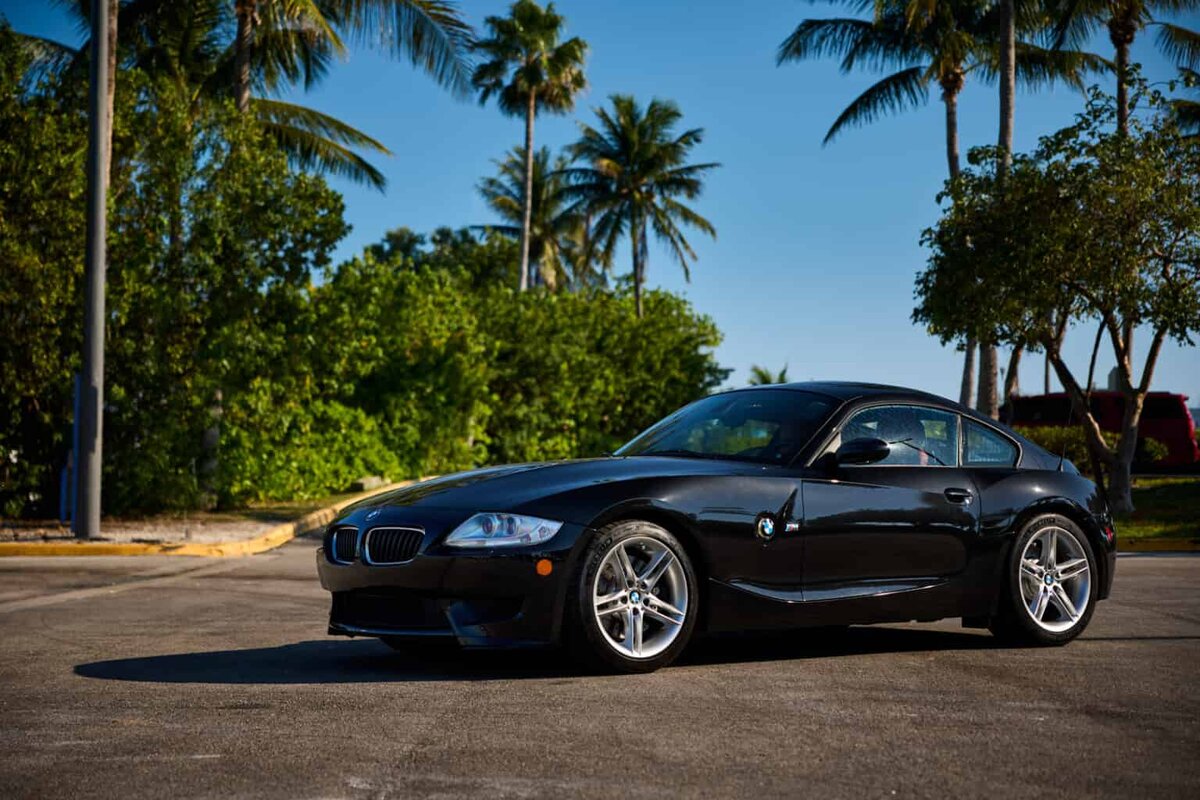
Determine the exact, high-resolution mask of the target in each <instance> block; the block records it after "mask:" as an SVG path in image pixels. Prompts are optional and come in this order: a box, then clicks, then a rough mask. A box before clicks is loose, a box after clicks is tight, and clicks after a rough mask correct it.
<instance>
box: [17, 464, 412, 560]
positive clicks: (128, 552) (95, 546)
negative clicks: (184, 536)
mask: <svg viewBox="0 0 1200 800" xmlns="http://www.w3.org/2000/svg"><path fill="white" fill-rule="evenodd" d="M420 480H428V478H421V479H420ZM418 482H419V481H401V482H399V483H390V484H388V485H387V486H381V487H379V488H378V489H372V490H371V491H369V492H363V493H362V494H357V495H355V496H354V497H348V498H346V499H345V500H342V501H340V502H337V503H334V504H333V505H331V506H326V507H325V508H319V509H317V510H316V511H310V512H309V513H307V514H305V515H304V516H302V517H300V518H298V519H295V520H292V521H291V522H284V523H281V524H279V525H276V526H274V527H272V528H270V529H268V530H267V531H266V532H265V533H263V534H261V535H259V536H256V537H255V538H253V539H246V540H243V541H235V542H212V543H210V544H197V543H192V542H180V543H178V544H175V543H161V542H89V541H78V540H68V541H49V542H47V541H30V542H0V558H2V557H5V556H10V557H11V556H206V557H209V558H213V557H229V556H252V555H254V554H255V553H265V552H266V551H267V550H274V549H275V548H276V547H279V546H280V545H282V544H286V543H287V542H290V541H291V540H292V539H294V538H296V537H297V536H299V535H300V534H302V533H307V532H309V531H311V530H316V529H317V528H320V527H322V526H323V525H328V524H329V523H330V522H333V520H334V519H335V518H336V517H337V515H338V513H339V512H341V510H342V509H343V508H345V507H346V506H348V505H350V504H352V503H357V502H359V501H360V500H366V499H367V498H369V497H374V496H375V495H378V494H383V493H384V492H390V491H392V490H393V489H400V488H403V487H405V486H411V485H412V484H414V483H418Z"/></svg>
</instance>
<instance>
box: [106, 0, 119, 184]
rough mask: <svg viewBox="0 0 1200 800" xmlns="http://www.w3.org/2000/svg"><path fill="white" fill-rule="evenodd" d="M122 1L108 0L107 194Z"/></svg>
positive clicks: (110, 168)
mask: <svg viewBox="0 0 1200 800" xmlns="http://www.w3.org/2000/svg"><path fill="white" fill-rule="evenodd" d="M119 10H120V0H108V85H107V86H106V87H104V88H105V93H106V96H105V101H106V102H107V104H108V141H107V142H105V143H104V187H105V190H106V191H105V194H106V195H107V189H108V186H109V184H110V183H111V182H112V135H113V134H112V129H113V98H114V97H115V96H116V94H117V12H118V11H119Z"/></svg>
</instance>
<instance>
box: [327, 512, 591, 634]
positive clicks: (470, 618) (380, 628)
mask: <svg viewBox="0 0 1200 800" xmlns="http://www.w3.org/2000/svg"><path fill="white" fill-rule="evenodd" d="M583 532H584V529H583V527H582V526H578V525H571V524H565V525H563V527H562V528H561V529H560V530H559V532H558V534H557V535H556V536H555V537H554V538H553V539H552V540H551V541H549V542H547V543H546V544H545V545H541V546H538V547H534V548H519V549H517V548H514V549H511V550H497V551H474V550H471V551H464V550H462V549H458V548H447V547H444V546H441V545H440V544H439V543H436V542H432V543H431V542H428V541H427V542H425V543H424V546H423V547H422V548H421V550H420V551H419V552H418V553H417V555H416V556H415V557H413V559H412V560H411V561H408V562H406V563H403V564H395V565H383V566H381V565H372V564H364V563H362V561H361V560H359V559H355V560H354V561H353V562H352V563H348V564H343V563H335V562H333V561H331V560H330V558H329V555H328V550H327V549H326V547H325V546H322V547H321V548H319V549H318V550H317V554H316V556H317V573H318V574H319V575H320V578H321V586H323V587H324V588H325V589H327V590H328V591H330V592H332V593H333V604H332V608H331V609H330V615H329V633H330V634H334V635H342V636H387V637H390V638H397V639H404V638H413V639H430V638H443V639H450V640H457V641H458V643H459V644H461V645H463V646H464V647H531V646H547V645H552V644H555V643H556V642H557V641H558V638H559V631H560V628H561V622H562V610H563V607H564V605H565V603H566V590H567V585H568V583H569V578H570V574H571V568H572V566H573V564H574V560H573V555H574V551H575V545H576V543H577V542H579V541H581V539H582V533H583ZM541 559H548V560H549V561H550V562H551V565H552V569H551V572H550V574H549V575H546V576H542V575H538V574H537V571H536V570H535V565H536V564H537V562H538V561H540V560H541Z"/></svg>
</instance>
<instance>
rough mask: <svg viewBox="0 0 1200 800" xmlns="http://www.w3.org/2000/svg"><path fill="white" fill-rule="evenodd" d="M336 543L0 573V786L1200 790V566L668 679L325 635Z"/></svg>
mask: <svg viewBox="0 0 1200 800" xmlns="http://www.w3.org/2000/svg"><path fill="white" fill-rule="evenodd" d="M313 548H314V543H313V542H312V541H299V542H295V543H292V544H290V545H288V546H286V547H283V548H281V549H279V550H277V551H274V552H272V553H269V554H266V555H261V556H255V557H252V558H245V559H228V560H212V561H209V560H200V559H188V558H169V557H162V558H144V557H143V558H114V557H109V558H58V559H54V558H43V559H15V558H14V559H4V560H3V561H2V562H0V641H3V648H2V649H0V746H2V747H3V750H4V756H3V758H0V796H2V797H6V798H14V797H56V796H87V797H131V796H146V797H169V796H170V797H212V796H221V797H228V796H255V797H288V798H292V797H391V796H412V795H419V796H434V797H453V796H460V795H481V796H488V797H529V796H555V797H563V796H588V797H607V798H640V797H654V798H662V797H674V796H706V797H712V796H756V797H784V796H786V797H796V796H798V795H800V794H801V793H805V794H813V795H816V796H819V797H862V796H893V795H899V796H948V795H956V796H963V795H992V796H996V795H1002V796H1025V797H1029V796H1046V793H1051V794H1065V795H1068V796H1072V797H1076V796H1094V795H1107V796H1120V797H1129V796H1133V795H1137V796H1155V797H1157V796H1189V797H1196V796H1200V683H1198V682H1200V558H1194V557H1130V558H1122V559H1121V560H1120V562H1119V567H1118V574H1117V582H1116V587H1115V593H1114V597H1113V599H1112V600H1110V601H1108V602H1106V603H1104V604H1102V605H1101V606H1100V608H1099V610H1098V612H1097V614H1096V616H1095V618H1094V620H1093V622H1092V625H1091V627H1090V628H1089V630H1088V631H1086V632H1085V633H1084V635H1083V637H1082V638H1081V639H1080V640H1078V641H1077V642H1075V643H1073V644H1071V645H1069V646H1067V647H1065V648H1057V649H1049V650H1006V649H999V648H996V647H994V646H993V643H992V640H991V638H990V637H989V636H988V635H987V634H986V633H983V632H977V631H965V630H962V629H961V628H959V627H958V625H957V622H949V621H947V622H944V623H939V624H937V625H921V626H917V625H913V626H892V627H887V628H854V629H851V630H850V631H849V632H848V633H847V634H845V635H844V636H843V637H837V638H833V639H828V638H819V637H814V636H812V635H807V634H804V633H797V634H792V635H790V636H785V637H772V638H756V639H750V640H737V641H710V642H704V643H701V644H700V645H698V646H696V647H694V648H693V650H692V651H691V652H690V653H689V654H688V655H687V656H686V657H685V659H684V662H683V663H682V664H680V665H678V666H675V667H673V668H670V669H667V670H663V671H661V672H658V673H656V674H653V675H646V676H595V675H585V674H580V673H579V672H577V671H575V670H574V668H573V667H572V666H571V665H570V664H569V663H566V662H564V661H562V660H561V659H559V658H555V657H554V656H552V655H548V654H530V653H458V652H454V651H439V650H426V651H421V652H414V653H411V654H395V653H393V652H392V651H390V650H388V649H387V648H386V647H384V646H383V645H382V644H379V643H376V642H373V641H364V640H353V641H351V640H344V639H331V638H329V637H327V636H326V635H325V619H326V613H327V599H326V595H325V594H324V593H323V592H322V591H321V589H320V587H319V586H318V584H317V582H316V578H315V575H314V567H313V555H312V551H313Z"/></svg>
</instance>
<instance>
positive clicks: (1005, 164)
mask: <svg viewBox="0 0 1200 800" xmlns="http://www.w3.org/2000/svg"><path fill="white" fill-rule="evenodd" d="M1013 3H1014V0H1001V3H1000V18H1001V26H1002V29H1001V38H1000V141H999V146H1000V163H999V164H998V165H997V174H998V176H999V177H1000V179H1001V180H1003V179H1004V178H1006V177H1007V176H1008V170H1009V167H1011V166H1012V149H1013V122H1014V117H1015V114H1014V112H1013V107H1014V105H1015V103H1016V91H1017V89H1016V86H1017V72H1016V66H1017V32H1016V19H1015V15H1014V13H1013Z"/></svg>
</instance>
